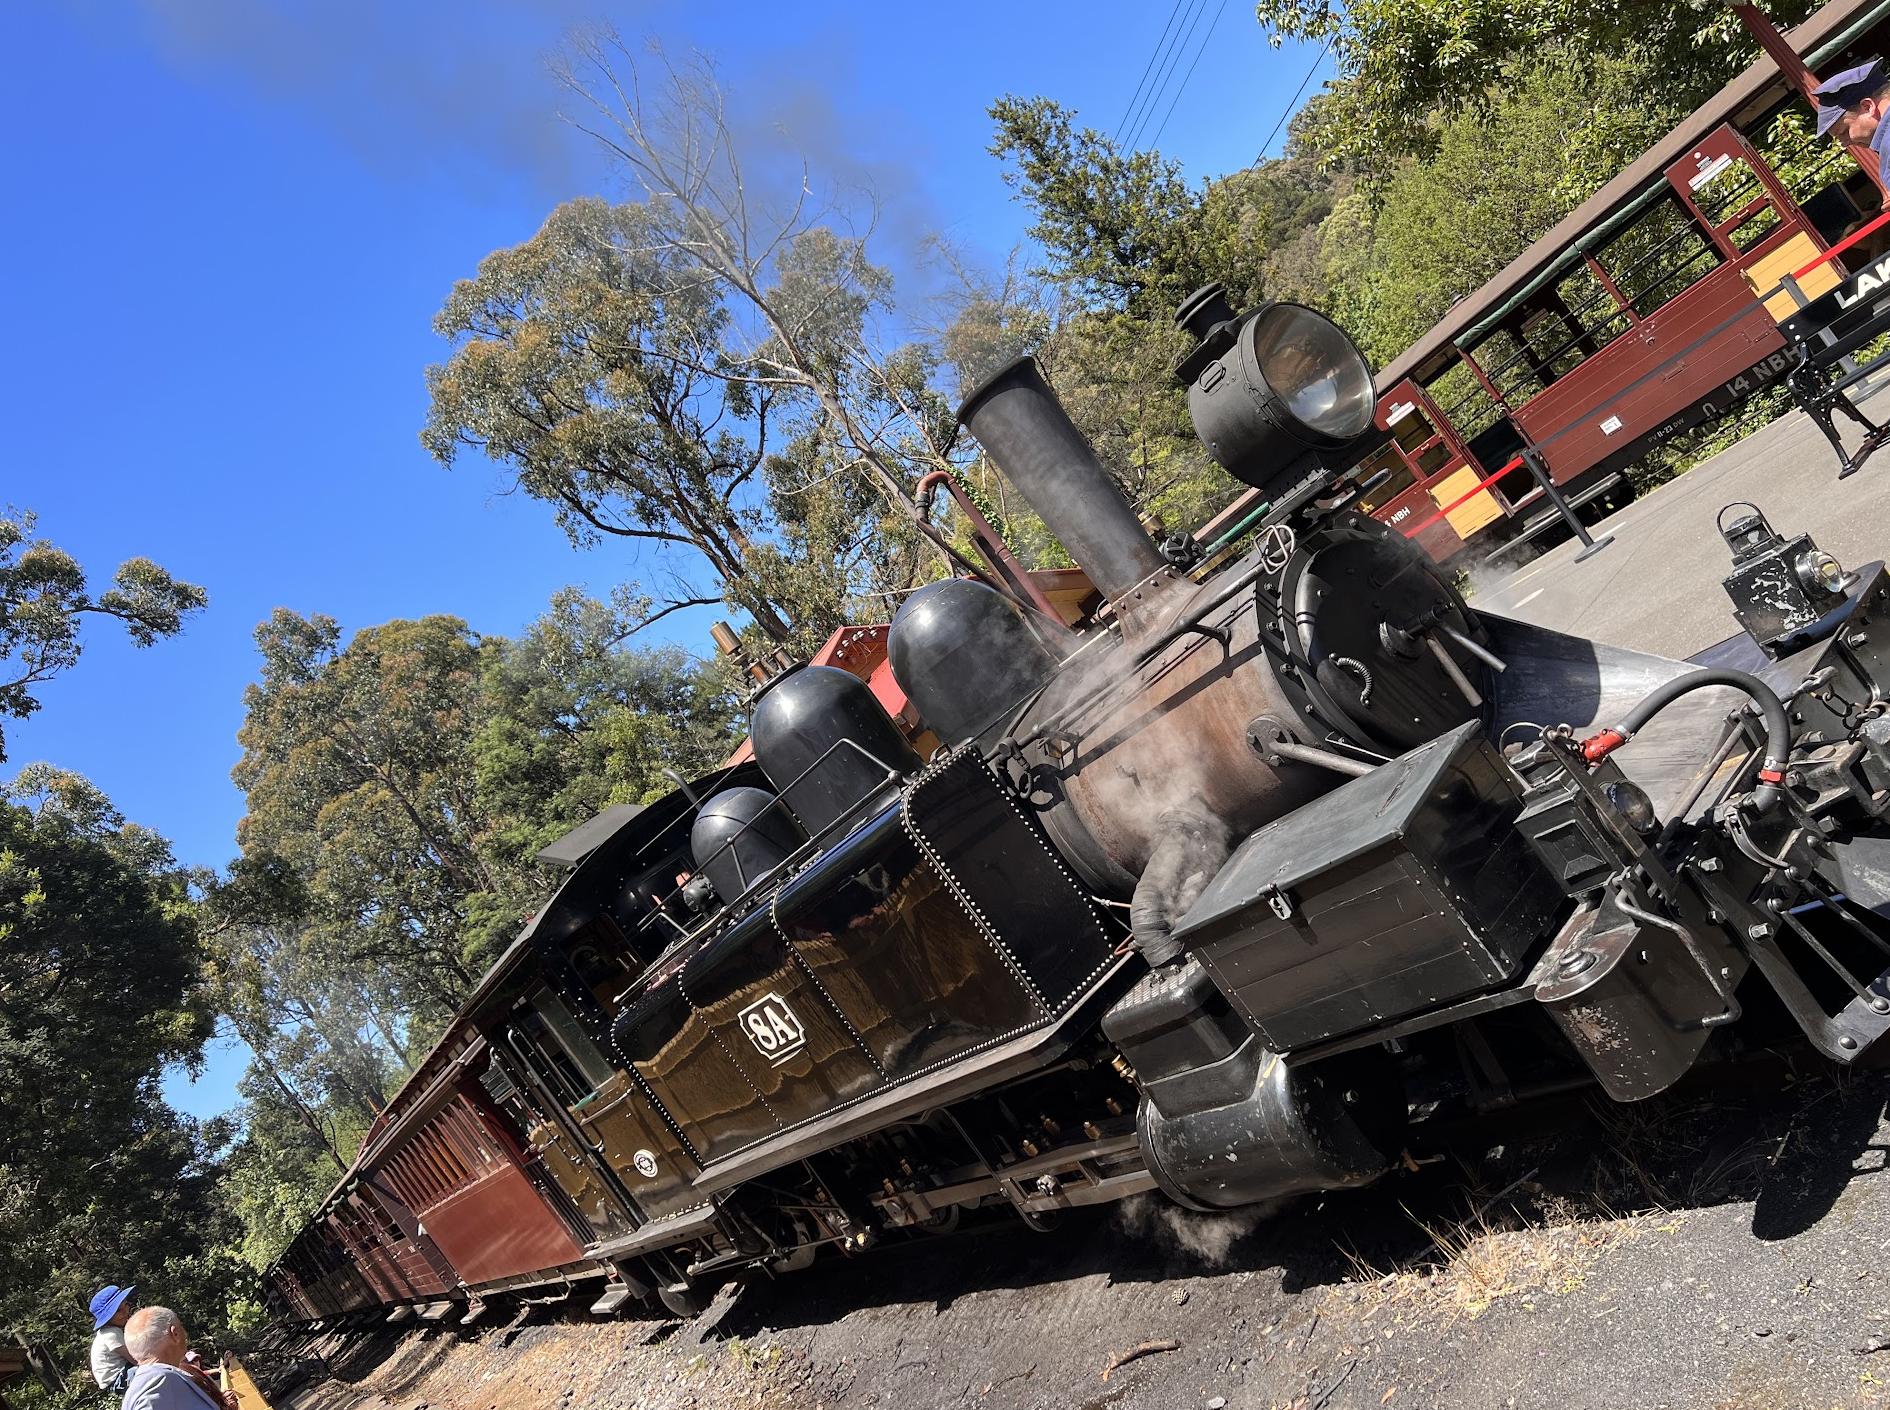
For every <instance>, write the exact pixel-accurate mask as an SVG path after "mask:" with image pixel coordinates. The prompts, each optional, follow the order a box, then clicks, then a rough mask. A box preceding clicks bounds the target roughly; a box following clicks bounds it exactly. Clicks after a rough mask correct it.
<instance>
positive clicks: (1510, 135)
mask: <svg viewBox="0 0 1890 1410" xmlns="http://www.w3.org/2000/svg"><path fill="white" fill-rule="evenodd" d="M1648 65H1649V60H1648V58H1647V56H1646V55H1645V54H1643V53H1642V52H1640V51H1630V52H1629V53H1627V54H1626V55H1624V56H1621V57H1617V58H1602V59H1587V60H1584V61H1582V62H1580V63H1569V62H1563V61H1561V60H1560V59H1556V60H1554V61H1552V62H1546V63H1541V64H1538V65H1537V66H1535V67H1533V68H1531V69H1528V70H1527V71H1525V72H1523V73H1522V74H1520V75H1519V76H1518V79H1517V81H1516V86H1515V87H1514V89H1513V90H1511V91H1508V92H1505V93H1503V94H1501V95H1499V96H1497V97H1495V98H1493V99H1492V100H1491V104H1490V107H1489V108H1488V110H1487V111H1486V112H1481V113H1479V112H1475V111H1471V110H1461V111H1456V112H1453V113H1451V114H1449V115H1448V116H1445V117H1442V118H1440V119H1439V120H1438V121H1437V122H1436V123H1435V124H1433V125H1432V126H1431V127H1430V128H1429V129H1428V131H1429V132H1430V133H1431V144H1430V154H1429V156H1428V157H1427V158H1426V159H1425V160H1423V161H1417V160H1408V161H1406V162H1404V163H1402V164H1400V165H1399V166H1398V167H1396V168H1395V170H1393V171H1392V173H1391V174H1390V175H1389V176H1388V177H1387V178H1386V179H1385V180H1384V182H1383V184H1382V186H1381V187H1380V188H1379V189H1378V191H1377V192H1376V193H1375V197H1376V199H1375V200H1373V199H1371V198H1369V197H1368V196H1367V194H1366V192H1365V191H1364V190H1363V189H1354V190H1353V191H1352V192H1351V193H1349V194H1348V195H1347V196H1345V197H1344V198H1343V199H1342V200H1341V202H1340V205H1339V208H1338V209H1336V210H1335V212H1334V214H1333V216H1332V218H1331V219H1330V220H1329V221H1328V222H1327V228H1326V231H1325V239H1324V242H1323V244H1324V250H1325V254H1326V260H1327V265H1326V277H1327V283H1328V285H1329V287H1330V289H1331V294H1330V296H1329V298H1328V300H1327V305H1328V307H1327V311H1328V312H1329V313H1331V314H1332V316H1333V317H1334V318H1336V319H1338V320H1339V321H1340V322H1341V323H1342V324H1344V325H1345V326H1346V328H1347V329H1348V330H1349V331H1350V332H1351V333H1352V335H1353V336H1354V337H1355V338H1357V339H1358V340H1359V343H1360V346H1362V347H1363V348H1364V349H1365V352H1366V355H1367V357H1369V358H1370V359H1371V360H1372V361H1373V363H1374V364H1375V365H1383V364H1384V363H1385V362H1387V361H1389V360H1390V359H1391V358H1393V357H1395V356H1396V355H1397V354H1398V353H1400V352H1402V351H1403V350H1404V349H1405V348H1406V347H1407V346H1409V345H1410V344H1411V343H1412V342H1413V341H1414V340H1415V339H1416V338H1417V337H1418V336H1419V335H1421V334H1422V333H1423V332H1424V331H1425V330H1426V329H1428V328H1429V327H1430V326H1431V325H1432V324H1433V323H1435V322H1436V321H1437V319H1438V318H1439V317H1441V316H1442V315H1443V314H1444V312H1445V311H1446V310H1448V309H1449V308H1450V307H1451V305H1453V304H1455V303H1456V302H1457V301H1458V300H1459V299H1462V298H1464V297H1465V296H1466V295H1468V294H1470V293H1473V292H1474V291H1475V290H1477V289H1478V288H1480V287H1481V286H1482V285H1483V284H1484V283H1486V282H1487V281H1488V280H1490V279H1491V278H1493V277H1494V276H1495V275H1496V274H1498V273H1499V272H1500V271H1501V270H1502V268H1503V267H1504V266H1505V265H1506V264H1508V263H1509V262H1510V260H1512V259H1514V258H1515V257H1516V256H1517V255H1518V254H1520V253H1521V252H1522V251H1523V250H1524V249H1526V248H1527V247H1528V246H1529V245H1531V244H1533V243H1534V242H1535V241H1536V240H1538V239H1540V238H1541V237H1542V236H1543V235H1545V234H1547V233H1548V232H1549V230H1550V228H1551V227H1552V226H1554V224H1555V223H1556V221H1558V220H1560V219H1561V218H1562V217H1563V216H1564V215H1567V214H1568V213H1569V211H1571V210H1573V209H1574V208H1575V207H1576V206H1577V205H1578V204H1580V203H1581V201H1582V200H1583V199H1584V198H1585V197H1587V196H1588V195H1589V194H1590V193H1591V192H1593V191H1594V190H1595V189H1596V188H1598V187H1599V186H1601V185H1602V184H1603V183H1605V182H1606V181H1607V180H1608V179H1609V178H1610V177H1612V176H1613V175H1614V174H1615V173H1616V172H1617V171H1619V170H1620V169H1621V168H1622V167H1623V166H1625V165H1626V164H1627V163H1628V162H1629V161H1631V160H1632V159H1633V158H1634V157H1636V156H1638V155H1639V154H1640V153H1641V152H1642V151H1644V150H1645V149H1646V148H1647V147H1648V146H1649V145H1650V144H1651V143H1652V142H1653V141H1655V140H1656V139H1657V138H1658V137H1659V136H1661V135H1662V134H1663V133H1665V132H1666V131H1667V130H1668V129H1669V128H1670V127H1671V126H1672V125H1673V123H1674V122H1675V121H1676V120H1677V119H1678V118H1679V117H1680V116H1682V114H1683V112H1684V110H1679V111H1676V110H1675V109H1674V108H1673V107H1672V106H1671V104H1670V103H1669V102H1667V101H1664V100H1663V99H1662V98H1661V97H1659V96H1658V94H1659V90H1657V89H1651V88H1650V83H1649V80H1650V77H1651V74H1650V70H1649V67H1648Z"/></svg>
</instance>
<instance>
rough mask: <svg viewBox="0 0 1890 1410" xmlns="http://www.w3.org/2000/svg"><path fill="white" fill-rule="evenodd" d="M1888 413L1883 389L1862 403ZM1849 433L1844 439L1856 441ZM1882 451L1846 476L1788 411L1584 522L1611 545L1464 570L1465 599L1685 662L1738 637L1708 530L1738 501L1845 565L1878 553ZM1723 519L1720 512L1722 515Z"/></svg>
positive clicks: (1889, 513) (1889, 470)
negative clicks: (1581, 555) (1501, 569)
mask: <svg viewBox="0 0 1890 1410" xmlns="http://www.w3.org/2000/svg"><path fill="white" fill-rule="evenodd" d="M1863 407H1864V410H1865V412H1866V413H1867V414H1869V415H1870V416H1872V417H1873V418H1874V419H1879V420H1881V419H1882V418H1884V417H1890V389H1886V390H1883V391H1879V392H1877V393H1875V394H1873V395H1872V396H1871V397H1869V398H1868V399H1866V400H1865V401H1864V402H1863ZM1858 429H1859V428H1856V427H1851V428H1849V432H1848V434H1847V435H1846V444H1848V445H1855V444H1856V443H1857V439H1858V436H1857V431H1858ZM1886 486H1890V448H1886V449H1885V450H1882V451H1880V452H1878V453H1877V455H1875V456H1874V457H1872V458H1871V459H1869V460H1867V461H1865V462H1864V468H1863V469H1862V470H1860V471H1858V473H1857V474H1855V475H1853V476H1851V477H1850V478H1849V479H1847V480H1840V479H1838V478H1837V457H1836V456H1835V455H1833V454H1832V452H1831V447H1830V445H1829V443H1828V442H1826V440H1825V439H1824V437H1823V435H1822V434H1820V433H1819V431H1818V429H1817V428H1816V427H1815V426H1813V425H1812V424H1811V421H1810V418H1808V417H1807V416H1805V415H1804V413H1803V412H1799V411H1793V412H1791V413H1789V414H1788V415H1786V416H1783V417H1781V418H1780V419H1779V420H1777V421H1774V422H1773V423H1772V424H1771V425H1770V426H1767V427H1766V428H1765V429H1763V430H1761V431H1758V432H1755V433H1754V434H1753V435H1750V436H1748V437H1746V438H1745V439H1744V440H1742V441H1740V442H1739V443H1738V444H1737V445H1734V446H1732V447H1731V448H1729V449H1727V450H1725V451H1722V452H1721V453H1720V454H1718V455H1716V456H1714V457H1713V458H1712V459H1711V460H1708V461H1705V462H1703V463H1701V464H1699V465H1696V466H1695V467H1694V468H1693V469H1691V470H1689V471H1688V472H1687V473H1686V474H1684V475H1682V476H1680V477H1679V478H1678V479H1676V480H1673V481H1670V482H1669V483H1667V484H1665V485H1663V486H1661V487H1660V488H1659V489H1657V490H1655V491H1654V492H1653V493H1651V494H1647V495H1643V496H1642V497H1641V498H1639V499H1637V500H1636V501H1634V503H1632V504H1630V505H1628V506H1627V507H1626V508H1625V509H1623V510H1621V511H1620V512H1619V513H1617V514H1614V515H1612V516H1610V517H1609V518H1608V519H1606V520H1604V521H1602V522H1601V523H1600V524H1598V525H1596V526H1594V528H1593V530H1592V532H1593V534H1594V535H1595V537H1596V538H1601V537H1604V536H1608V535H1612V536H1613V539H1614V542H1613V543H1611V544H1609V545H1608V546H1607V547H1606V548H1604V549H1602V550H1601V551H1600V552H1599V553H1596V554H1594V555H1593V556H1592V557H1590V558H1589V559H1588V560H1587V561H1585V562H1581V563H1577V562H1576V561H1575V556H1576V554H1577V552H1578V551H1579V550H1580V548H1581V544H1580V543H1579V542H1577V541H1575V540H1573V539H1571V540H1569V541H1568V542H1566V543H1563V544H1559V545H1557V546H1556V547H1555V548H1553V549H1551V550H1550V551H1549V552H1547V553H1545V554H1543V555H1542V556H1541V557H1540V558H1537V559H1535V560H1534V561H1533V562H1530V563H1528V564H1525V565H1524V566H1523V567H1522V568H1520V569H1518V570H1516V571H1515V572H1513V573H1509V574H1507V575H1500V576H1499V575H1498V574H1497V573H1496V572H1494V571H1491V570H1483V571H1476V572H1472V574H1471V578H1470V581H1471V588H1472V594H1471V604H1472V605H1473V606H1475V607H1477V608H1478V609H1480V610H1486V611H1491V612H1500V613H1502V614H1503V615H1504V616H1507V617H1520V618H1522V619H1523V620H1524V621H1528V622H1534V623H1535V624H1537V625H1538V626H1544V627H1553V628H1554V629H1555V630H1557V631H1564V632H1572V633H1575V634H1577V635H1581V636H1591V637H1594V638H1596V639H1597V640H1600V641H1606V642H1611V643H1613V644H1615V645H1617V646H1631V647H1634V648H1635V649H1637V650H1640V651H1651V652H1654V653H1656V654H1657V655H1661V656H1673V657H1682V658H1684V657H1687V656H1691V655H1692V654H1693V653H1695V652H1697V651H1700V650H1703V649H1704V648H1706V647H1708V646H1711V645H1713V644H1714V643H1715V642H1718V641H1722V640H1724V639H1725V638H1726V637H1728V636H1730V635H1732V634H1733V633H1734V632H1735V631H1737V630H1738V624H1737V623H1735V622H1734V621H1733V619H1732V610H1731V606H1730V604H1729V602H1728V601H1727V598H1726V593H1725V590H1724V589H1723V588H1722V587H1721V586H1720V581H1721V579H1723V578H1724V577H1725V576H1726V573H1727V570H1728V569H1729V568H1730V566H1731V562H1732V560H1731V555H1730V554H1729V553H1728V552H1727V549H1726V545H1725V543H1724V542H1723V541H1722V540H1721V539H1720V536H1719V533H1718V531H1717V530H1716V529H1715V528H1714V517H1715V516H1716V515H1717V514H1718V513H1719V511H1720V509H1721V508H1722V507H1724V506H1725V505H1727V504H1730V503H1732V502H1734V501H1735V500H1748V501H1750V502H1752V503H1754V504H1756V505H1758V506H1759V508H1760V509H1761V510H1763V511H1764V513H1765V516H1766V518H1768V519H1769V520H1771V522H1772V527H1773V528H1775V529H1777V530H1778V531H1779V532H1780V533H1781V534H1784V535H1786V536H1787V537H1790V536H1791V535H1793V534H1796V533H1800V532H1806V533H1809V534H1810V535H1811V536H1812V538H1813V539H1815V540H1816V541H1817V543H1818V545H1819V547H1821V548H1823V549H1824V550H1825V551H1826V552H1828V553H1832V554H1835V555H1836V556H1837V558H1838V561H1839V562H1841V563H1843V564H1844V565H1845V566H1846V567H1855V566H1857V565H1859V564H1862V563H1867V562H1870V561H1872V560H1874V559H1882V558H1890V495H1886V494H1885V488H1886ZM1729 517H1730V516H1729Z"/></svg>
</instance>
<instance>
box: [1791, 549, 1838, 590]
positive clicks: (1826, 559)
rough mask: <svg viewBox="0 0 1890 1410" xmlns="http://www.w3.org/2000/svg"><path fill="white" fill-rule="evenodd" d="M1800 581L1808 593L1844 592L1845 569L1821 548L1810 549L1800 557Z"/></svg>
mask: <svg viewBox="0 0 1890 1410" xmlns="http://www.w3.org/2000/svg"><path fill="white" fill-rule="evenodd" d="M1798 581H1799V582H1801V583H1803V584H1804V585H1805V591H1806V592H1820V591H1823V592H1835V593H1841V592H1843V591H1844V567H1843V565H1842V564H1841V563H1839V562H1838V561H1837V559H1835V558H1833V557H1832V556H1831V555H1830V554H1828V553H1826V552H1825V551H1824V550H1823V549H1821V548H1808V549H1806V550H1805V551H1804V552H1803V553H1801V554H1799V555H1798Z"/></svg>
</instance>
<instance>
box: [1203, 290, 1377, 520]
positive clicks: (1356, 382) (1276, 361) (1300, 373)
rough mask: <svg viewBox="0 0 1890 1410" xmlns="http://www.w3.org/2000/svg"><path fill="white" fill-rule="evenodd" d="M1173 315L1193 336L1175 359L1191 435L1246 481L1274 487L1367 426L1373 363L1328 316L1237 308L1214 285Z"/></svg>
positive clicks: (1296, 309) (1278, 307)
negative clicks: (1187, 349)
mask: <svg viewBox="0 0 1890 1410" xmlns="http://www.w3.org/2000/svg"><path fill="white" fill-rule="evenodd" d="M1175 322H1176V325H1177V326H1179V327H1180V328H1181V329H1182V330H1183V331H1185V332H1187V333H1188V334H1189V335H1190V336H1191V337H1193V338H1194V340H1195V346H1194V350H1193V351H1192V352H1190V353H1189V354H1188V355H1187V356H1186V357H1184V358H1183V359H1182V360H1181V361H1180V363H1178V364H1177V365H1176V367H1175V374H1176V376H1178V377H1179V378H1180V379H1181V380H1182V381H1183V382H1185V383H1186V384H1187V386H1188V413H1189V415H1190V416H1192V417H1193V418H1194V429H1195V434H1197V435H1198V436H1200V438H1201V441H1202V444H1204V445H1205V446H1206V447H1207V448H1208V452H1209V453H1210V454H1211V455H1213V457H1214V458H1215V460H1217V461H1219V462H1220V464H1221V465H1222V466H1223V467H1225V468H1226V469H1227V470H1228V471H1229V472H1230V473H1231V474H1233V475H1235V476H1237V477H1238V478H1239V479H1242V480H1244V481H1246V482H1247V483H1248V484H1250V485H1253V486H1255V487H1256V488H1259V489H1269V490H1273V491H1275V492H1276V493H1277V492H1279V491H1281V490H1283V489H1285V488H1286V487H1288V486H1290V485H1291V484H1292V483H1293V481H1294V480H1295V479H1297V478H1299V477H1300V476H1301V475H1303V474H1304V473H1305V471H1306V469H1307V468H1308V467H1307V464H1306V462H1307V461H1308V460H1309V459H1312V460H1318V461H1323V460H1325V459H1326V458H1327V457H1328V456H1330V455H1331V454H1332V453H1334V452H1338V451H1340V450H1342V449H1343V448H1345V447H1347V446H1350V445H1352V444H1353V443H1354V442H1356V441H1357V440H1358V439H1359V437H1361V436H1363V435H1364V434H1365V433H1366V432H1368V431H1370V430H1371V428H1372V413H1373V411H1374V410H1376V408H1377V393H1376V392H1375V390H1374V389H1373V387H1372V373H1371V368H1370V367H1369V366H1368V365H1367V364H1366V361H1365V355H1364V354H1363V353H1361V352H1360V351H1359V350H1358V345H1357V344H1356V343H1354V342H1353V341H1352V340H1351V339H1350V338H1349V337H1347V336H1346V334H1345V331H1344V330H1343V329H1342V328H1340V327H1339V325H1338V324H1336V323H1334V322H1333V321H1332V320H1331V319H1329V318H1327V317H1326V316H1325V315H1324V314H1322V313H1317V312H1315V311H1313V310H1312V309H1309V308H1304V307H1302V306H1300V305H1299V304H1262V305H1261V306H1260V307H1259V308H1257V309H1255V310H1253V311H1252V312H1251V313H1246V314H1240V315H1236V314H1235V313H1234V311H1233V308H1232V306H1231V305H1229V304H1228V302H1227V296H1226V293H1225V291H1223V290H1222V288H1221V286H1220V285H1219V284H1209V285H1208V286H1207V287H1206V288H1204V289H1201V290H1199V291H1197V292H1196V293H1195V294H1193V295H1192V296H1191V297H1190V298H1189V299H1188V300H1187V302H1185V303H1184V304H1182V306H1181V308H1180V309H1179V310H1178V311H1177V312H1176V314H1175ZM1338 468H1341V469H1342V468H1347V467H1343V466H1340V467H1338Z"/></svg>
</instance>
